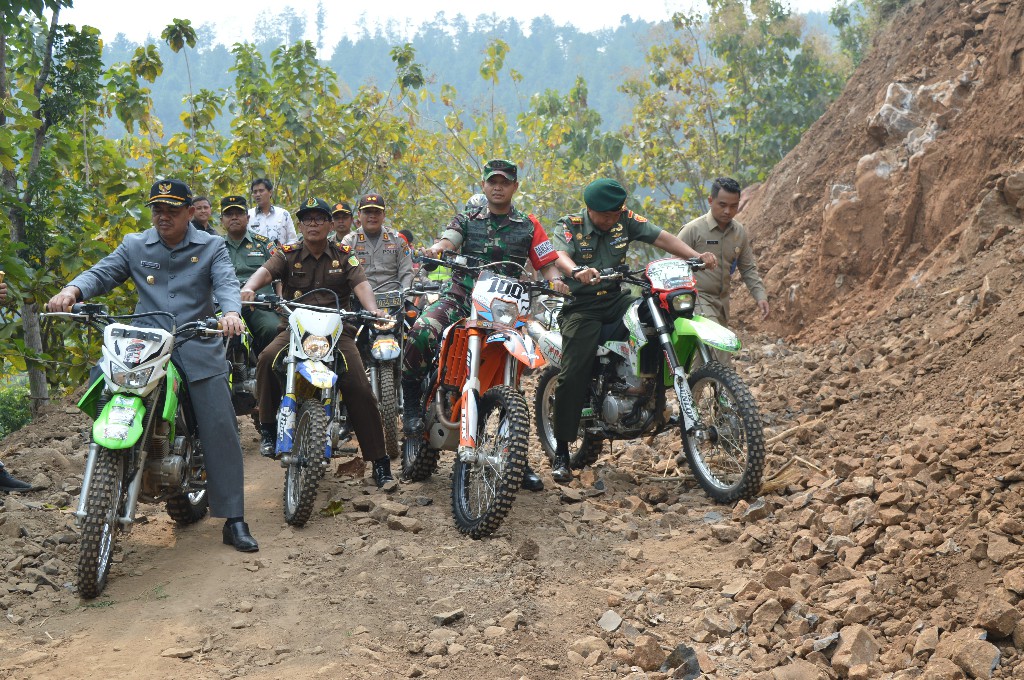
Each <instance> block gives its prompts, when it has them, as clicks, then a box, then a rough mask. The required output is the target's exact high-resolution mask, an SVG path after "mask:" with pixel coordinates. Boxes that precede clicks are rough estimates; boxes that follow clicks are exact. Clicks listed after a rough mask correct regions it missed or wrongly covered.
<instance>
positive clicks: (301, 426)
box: [284, 399, 327, 527]
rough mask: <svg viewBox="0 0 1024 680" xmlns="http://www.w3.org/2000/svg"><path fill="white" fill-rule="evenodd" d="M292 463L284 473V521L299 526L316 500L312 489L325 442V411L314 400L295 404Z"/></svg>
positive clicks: (321, 467)
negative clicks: (296, 406) (297, 406)
mask: <svg viewBox="0 0 1024 680" xmlns="http://www.w3.org/2000/svg"><path fill="white" fill-rule="evenodd" d="M296 421H297V422H296V425H295V438H294V445H293V446H292V452H291V458H292V462H290V463H289V464H288V467H287V468H285V472H284V521H285V522H287V523H288V524H290V525H291V526H293V527H301V526H304V525H305V524H306V522H307V521H309V516H310V515H311V514H313V504H314V503H315V502H316V490H317V486H318V485H319V484H320V479H321V478H322V477H323V475H324V467H325V466H324V447H325V446H326V445H327V414H326V413H324V406H323V404H321V403H320V402H319V401H317V400H316V399H306V400H305V401H303V402H302V403H301V404H299V412H298V416H297V418H296Z"/></svg>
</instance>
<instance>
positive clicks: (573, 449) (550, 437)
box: [533, 366, 604, 470]
mask: <svg viewBox="0 0 1024 680" xmlns="http://www.w3.org/2000/svg"><path fill="white" fill-rule="evenodd" d="M556 385H558V368H557V367H555V366H548V367H547V368H545V369H544V371H543V372H542V373H541V374H540V378H538V379H537V391H536V393H535V394H534V397H533V412H534V418H535V420H536V425H537V439H539V440H540V446H541V448H542V449H544V453H545V454H547V457H548V461H550V462H551V464H552V465H554V463H555V445H556V441H555V386H556ZM603 449H604V439H602V438H600V437H598V436H597V435H594V434H591V433H590V432H587V431H585V430H583V428H580V433H579V436H578V437H577V438H576V441H572V442H569V466H570V467H572V468H573V469H576V470H582V469H583V468H585V467H586V466H588V465H593V464H594V463H596V462H597V459H598V458H599V457H600V456H601V451H602V450H603Z"/></svg>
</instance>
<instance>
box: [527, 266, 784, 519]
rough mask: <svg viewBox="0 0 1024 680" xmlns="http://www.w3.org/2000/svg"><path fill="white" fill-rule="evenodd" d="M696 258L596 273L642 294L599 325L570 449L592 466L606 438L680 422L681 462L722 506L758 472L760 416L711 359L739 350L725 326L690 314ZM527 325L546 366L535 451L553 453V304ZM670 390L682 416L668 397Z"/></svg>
mask: <svg viewBox="0 0 1024 680" xmlns="http://www.w3.org/2000/svg"><path fill="white" fill-rule="evenodd" d="M703 268H704V264H703V263H702V262H701V261H700V260H698V259H693V260H679V259H675V258H666V259H660V260H654V261H653V262H650V263H649V264H648V265H647V266H646V267H644V268H643V269H639V270H636V271H629V270H628V267H627V268H625V269H622V268H615V269H606V270H603V271H602V272H601V280H602V281H616V280H617V281H622V282H624V283H629V284H632V285H635V286H637V287H638V288H639V289H640V294H641V296H640V298H639V299H637V300H636V301H634V302H633V304H632V305H630V307H629V309H628V310H627V311H626V314H625V316H624V317H623V318H622V320H621V321H619V322H617V323H613V324H606V325H605V327H604V328H602V332H601V340H600V345H599V346H598V349H597V360H596V361H595V362H594V369H593V374H592V376H591V380H590V392H589V395H588V400H587V402H585V406H584V409H583V412H582V414H581V418H580V429H579V436H578V437H577V439H576V441H575V442H573V443H572V444H570V451H571V457H570V461H569V462H570V465H571V467H573V468H576V469H580V468H583V467H585V466H587V465H592V464H593V463H594V462H596V461H597V458H598V456H599V455H600V454H601V451H602V448H603V446H604V442H605V440H614V439H635V438H637V437H641V436H645V435H651V436H653V435H656V434H658V433H660V432H664V431H666V430H669V429H672V428H674V427H676V426H677V425H678V426H679V428H680V433H681V435H682V443H683V450H682V452H680V453H679V454H678V455H677V456H676V462H677V463H682V462H683V460H684V459H685V460H686V462H688V463H689V466H690V469H691V470H692V471H693V474H694V476H695V477H696V478H697V481H698V483H700V485H701V487H703V489H704V490H705V491H706V492H707V494H708V495H709V496H711V498H713V499H714V500H716V501H718V502H719V503H731V502H734V501H737V500H739V499H741V498H751V497H753V496H756V495H757V493H758V491H759V490H760V488H761V476H762V474H763V472H764V458H765V451H764V433H763V432H762V429H761V415H760V413H759V412H758V409H757V402H756V401H755V400H754V397H753V395H752V394H751V393H750V390H749V389H748V388H747V386H746V385H745V384H744V383H743V380H742V379H741V378H740V377H739V375H737V374H736V372H735V371H734V370H733V369H732V368H730V367H728V366H725V365H724V364H722V363H721V362H719V361H715V360H714V356H713V353H712V352H711V348H714V349H718V350H721V351H724V352H736V351H737V350H739V348H740V342H739V339H738V338H737V337H736V335H735V334H734V333H733V332H732V331H730V330H729V329H728V328H725V327H723V326H720V325H719V324H717V323H715V322H714V321H711V320H710V319H706V318H704V317H702V316H699V315H695V314H694V313H693V310H694V306H695V304H696V300H697V288H696V285H695V282H694V278H693V273H692V272H693V270H695V269H703ZM545 306H546V309H545V311H544V312H542V313H540V314H538V315H537V318H536V320H535V321H533V322H532V323H531V324H530V334H531V335H532V336H533V338H534V339H535V340H536V342H537V346H538V347H540V351H541V353H542V354H543V355H544V357H545V358H546V359H547V360H548V363H549V364H550V366H549V367H548V368H546V369H545V370H544V372H543V373H542V374H541V376H540V379H539V380H538V382H537V392H536V396H535V404H534V412H535V413H536V418H537V433H538V436H539V437H540V443H541V446H542V447H543V448H544V451H545V452H546V453H547V454H548V457H549V458H550V459H551V460H552V461H553V460H554V456H555V436H554V410H555V408H556V406H555V385H556V384H557V382H558V370H559V368H558V367H559V366H560V364H561V360H562V336H561V332H560V331H559V329H558V322H557V311H558V310H557V307H558V306H559V303H558V302H555V301H554V300H548V301H546V302H545ZM669 389H672V390H674V392H675V394H676V398H677V400H678V402H679V411H680V413H679V415H678V416H674V415H672V414H671V413H670V409H669V407H668V402H667V398H666V393H667V391H668V390H669Z"/></svg>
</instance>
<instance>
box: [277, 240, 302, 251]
mask: <svg viewBox="0 0 1024 680" xmlns="http://www.w3.org/2000/svg"><path fill="white" fill-rule="evenodd" d="M301 247H302V241H292V242H291V243H285V244H284V245H283V246H281V252H283V253H294V252H295V251H296V250H298V249H299V248H301Z"/></svg>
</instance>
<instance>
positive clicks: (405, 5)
mask: <svg viewBox="0 0 1024 680" xmlns="http://www.w3.org/2000/svg"><path fill="white" fill-rule="evenodd" d="M785 1H786V0H783V2H785ZM835 4H836V0H789V5H790V7H791V8H792V9H793V10H794V11H797V12H804V11H812V10H817V11H826V12H827V11H829V10H830V9H831V8H832V7H833V6H834V5H835ZM323 5H324V10H325V12H326V26H327V28H326V31H325V34H326V35H325V41H324V44H325V46H326V47H328V48H329V49H333V47H334V45H336V44H337V42H338V40H340V39H341V38H342V37H344V36H346V35H348V36H353V35H355V34H357V33H358V31H357V30H356V29H355V28H354V24H355V23H356V22H357V21H358V20H359V19H360V17H362V18H363V19H364V20H365V22H366V24H367V25H368V26H369V27H371V28H372V27H374V26H375V25H377V24H378V23H379V24H381V25H383V24H385V23H386V22H387V21H389V20H392V19H393V20H395V21H397V22H398V23H399V25H405V26H407V27H408V29H409V30H410V31H411V30H412V29H414V28H415V27H416V26H418V25H420V24H422V23H424V22H426V21H430V20H432V19H433V18H434V17H435V16H436V15H437V13H438V12H444V13H445V14H446V16H448V17H449V18H452V17H455V16H456V15H458V14H462V15H463V16H465V17H466V18H467V19H469V20H470V21H472V20H473V19H475V18H476V17H477V16H478V15H480V14H491V13H494V14H497V15H498V16H509V17H512V18H515V19H518V20H519V21H521V22H523V23H526V24H527V25H528V24H529V20H530V19H532V18H533V17H537V16H542V15H545V14H546V15H548V16H550V17H551V18H552V19H553V20H554V21H555V23H556V24H566V23H571V24H573V25H575V26H577V27H579V28H580V29H581V30H584V31H593V30H598V29H601V28H614V27H615V26H617V25H618V24H619V19H620V18H621V17H622V16H623V15H625V14H629V15H630V16H632V17H633V18H634V19H643V20H646V21H662V20H667V19H668V18H670V17H671V16H672V13H673V12H678V11H683V10H688V9H690V8H691V7H693V6H694V5H699V6H701V7H705V6H706V5H704V4H703V2H701V1H700V0H630V2H628V3H619V2H609V1H608V0H598V1H597V2H593V0H569V2H551V0H511V1H509V2H505V3H493V4H491V3H484V2H479V1H476V2H471V1H470V0H443V1H438V0H383V1H382V0H324V3H323ZM287 6H291V7H293V8H294V9H295V10H296V11H297V12H299V13H303V14H305V16H306V19H307V24H306V26H307V29H308V30H309V31H310V32H313V31H315V21H316V8H317V3H316V0H291V1H289V0H277V1H275V2H271V1H270V0H244V1H243V0H173V2H160V3H157V4H155V5H154V4H153V3H139V2H138V0H75V6H74V7H73V8H71V9H65V10H63V11H62V13H61V20H62V23H72V24H76V25H84V24H87V25H89V26H94V27H96V28H98V29H100V31H101V34H102V37H103V39H104V40H106V41H110V40H113V39H114V37H115V36H116V35H117V34H118V33H124V34H125V35H126V36H128V39H129V40H132V41H133V42H142V41H143V40H145V39H146V37H147V36H149V35H152V36H153V37H154V38H157V37H159V35H160V32H161V31H162V30H163V29H164V27H165V26H166V25H167V24H169V23H171V20H172V19H175V18H177V19H189V20H191V21H192V25H193V26H201V25H202V24H205V23H213V24H216V26H217V37H218V41H219V42H223V43H225V44H229V45H230V44H232V43H234V42H240V41H244V40H246V39H247V38H248V37H249V36H250V34H251V31H252V27H253V23H254V20H255V18H256V17H257V16H258V15H260V14H261V13H263V12H267V11H269V12H272V13H274V14H277V13H279V12H280V11H281V10H282V9H283V8H285V7H287ZM307 37H309V38H311V39H312V38H314V37H315V33H311V34H310V35H308V36H307Z"/></svg>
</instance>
